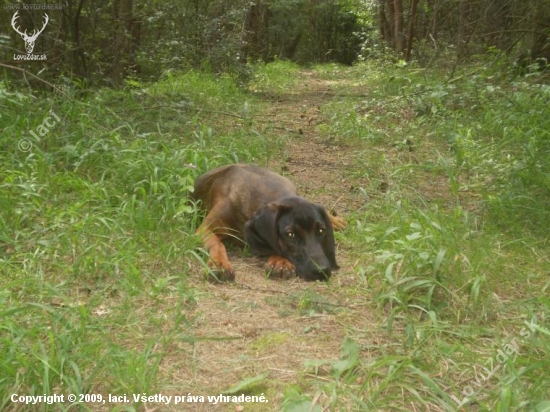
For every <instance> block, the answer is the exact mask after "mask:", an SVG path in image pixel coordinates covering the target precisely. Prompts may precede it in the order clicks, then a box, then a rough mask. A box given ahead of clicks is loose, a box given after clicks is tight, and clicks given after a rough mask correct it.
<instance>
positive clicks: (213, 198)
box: [192, 164, 296, 232]
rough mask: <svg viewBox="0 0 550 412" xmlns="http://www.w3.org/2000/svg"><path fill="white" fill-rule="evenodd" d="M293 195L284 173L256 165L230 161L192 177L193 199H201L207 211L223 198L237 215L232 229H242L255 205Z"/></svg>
mask: <svg viewBox="0 0 550 412" xmlns="http://www.w3.org/2000/svg"><path fill="white" fill-rule="evenodd" d="M295 195H296V189H295V187H294V185H293V184H292V182H291V181H290V180H288V179H287V178H286V177H283V176H280V175H278V174H277V173H275V172H272V171H270V170H268V169H264V168H261V167H258V166H255V165H248V164H232V165H228V166H222V167H218V168H217V169H213V170H211V171H209V172H207V173H205V174H204V175H202V176H200V177H199V178H198V179H197V180H196V181H195V191H194V193H193V195H192V199H194V200H200V201H201V206H200V207H201V208H202V209H204V210H206V211H207V212H209V211H211V210H212V208H213V207H215V206H216V205H218V204H220V201H221V200H222V199H223V200H225V202H226V203H227V204H231V205H232V208H233V212H234V213H235V212H237V214H238V215H239V216H235V217H234V221H235V222H236V224H235V226H234V227H232V229H236V230H239V231H240V232H242V228H243V227H244V224H245V222H246V221H247V220H249V219H250V218H252V217H253V216H254V214H255V213H256V211H257V210H258V209H260V208H262V207H263V206H265V205H267V204H268V203H270V202H273V201H274V200H277V199H279V198H282V197H286V196H295ZM225 202H224V203H225ZM236 226H239V227H236Z"/></svg>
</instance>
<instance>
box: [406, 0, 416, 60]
mask: <svg viewBox="0 0 550 412" xmlns="http://www.w3.org/2000/svg"><path fill="white" fill-rule="evenodd" d="M417 6H418V0H412V4H411V14H410V17H409V28H408V30H407V51H406V52H405V60H406V61H409V60H410V59H411V52H412V45H413V40H414V22H415V20H416V9H417Z"/></svg>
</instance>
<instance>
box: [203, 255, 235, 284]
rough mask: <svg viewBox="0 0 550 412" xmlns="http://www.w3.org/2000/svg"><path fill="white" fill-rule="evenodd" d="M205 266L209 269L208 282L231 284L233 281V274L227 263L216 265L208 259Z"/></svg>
mask: <svg viewBox="0 0 550 412" xmlns="http://www.w3.org/2000/svg"><path fill="white" fill-rule="evenodd" d="M207 265H208V267H209V268H210V270H209V273H208V280H210V281H212V282H233V281H234V280H235V272H234V271H233V268H232V267H231V264H230V263H229V262H226V263H225V264H224V263H217V262H215V261H214V260H212V259H210V260H209V261H208V263H207Z"/></svg>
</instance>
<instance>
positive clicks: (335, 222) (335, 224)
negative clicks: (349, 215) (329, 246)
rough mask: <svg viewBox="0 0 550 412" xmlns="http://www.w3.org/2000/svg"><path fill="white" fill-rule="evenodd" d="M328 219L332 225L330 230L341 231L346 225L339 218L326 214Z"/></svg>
mask: <svg viewBox="0 0 550 412" xmlns="http://www.w3.org/2000/svg"><path fill="white" fill-rule="evenodd" d="M327 214H328V218H329V219H330V223H331V224H332V228H333V229H334V230H337V231H339V230H342V229H344V228H345V227H346V226H347V225H348V224H347V222H346V221H345V220H344V219H342V218H341V217H340V216H333V215H332V213H328V212H327Z"/></svg>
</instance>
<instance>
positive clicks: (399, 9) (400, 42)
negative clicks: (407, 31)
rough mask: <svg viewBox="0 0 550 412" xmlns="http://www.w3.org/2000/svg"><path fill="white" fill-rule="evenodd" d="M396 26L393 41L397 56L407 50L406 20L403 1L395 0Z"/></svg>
mask: <svg viewBox="0 0 550 412" xmlns="http://www.w3.org/2000/svg"><path fill="white" fill-rule="evenodd" d="M393 5H394V14H393V17H394V24H393V41H394V48H395V51H396V52H397V54H399V55H402V54H403V52H404V50H405V41H404V37H405V36H404V32H403V26H404V19H403V0H394V2H393Z"/></svg>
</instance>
